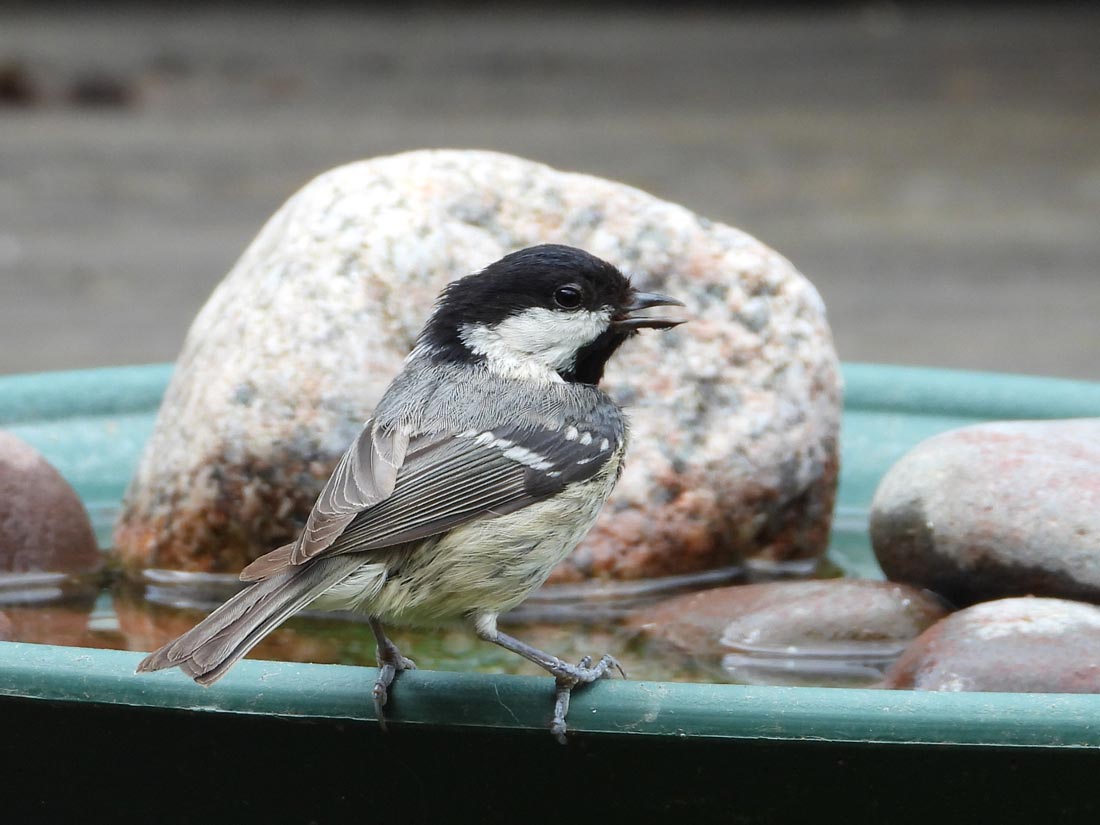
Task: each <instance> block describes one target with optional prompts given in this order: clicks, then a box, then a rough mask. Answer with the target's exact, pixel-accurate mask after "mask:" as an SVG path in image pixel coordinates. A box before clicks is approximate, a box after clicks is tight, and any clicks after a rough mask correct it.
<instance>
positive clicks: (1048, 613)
mask: <svg viewBox="0 0 1100 825" xmlns="http://www.w3.org/2000/svg"><path fill="white" fill-rule="evenodd" d="M1098 650H1100V607H1096V606H1094V605H1091V604H1083V603H1081V602H1072V601H1066V600H1063V599H1041V598H1017V599H1000V600H998V601H993V602H984V603H983V604H978V605H974V606H973V607H969V608H967V609H965V610H960V611H959V612H958V613H955V614H953V615H951V616H948V617H947V618H946V619H944V620H943V621H941V622H939V623H937V624H936V625H934V626H933V627H931V628H929V629H928V630H927V631H925V632H924V633H923V634H922V635H921V636H920V638H918V639H917V640H916V641H915V642H913V644H912V645H911V646H910V647H909V649H908V650H906V652H905V653H904V654H903V655H902V657H901V658H900V659H899V660H898V661H897V662H896V663H895V664H894V666H893V667H892V668H891V669H890V671H889V673H888V674H887V676H886V679H885V681H884V686H885V687H890V688H908V689H912V690H951V691H962V690H967V691H969V690H976V691H1007V692H1023V693H1027V692H1040V693H1100V656H1097V651H1098Z"/></svg>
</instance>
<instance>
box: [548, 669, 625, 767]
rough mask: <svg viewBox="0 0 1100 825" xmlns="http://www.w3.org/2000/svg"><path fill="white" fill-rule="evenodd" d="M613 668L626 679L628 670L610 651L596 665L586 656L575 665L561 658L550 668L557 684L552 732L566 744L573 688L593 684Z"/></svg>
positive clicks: (609, 673) (551, 723)
mask: <svg viewBox="0 0 1100 825" xmlns="http://www.w3.org/2000/svg"><path fill="white" fill-rule="evenodd" d="M612 668H614V669H615V670H617V671H619V673H620V674H621V675H622V677H623V678H624V679H625V678H626V672H625V671H624V670H623V667H622V665H620V664H619V660H618V659H616V658H615V657H614V656H612V655H611V654H609V653H605V654H604V655H603V656H602V657H600V661H598V662H596V666H595V667H593V666H592V657H591V656H585V657H584V658H583V659H581V660H580V661H579V662H578V663H577V664H575V665H571V664H569V663H568V662H562V661H560V660H559V661H558V662H557V664H555V665H554V666H553V667H551V668H549V670H550V672H551V673H552V674H553V675H554V682H555V685H556V696H555V700H554V718H553V719H552V720H551V721H550V733H551V734H553V736H554V738H555V739H557V740H558V741H559V742H560V743H561V744H563V745H564V744H565V741H566V740H565V732H566V730H568V726H567V725H566V724H565V717H566V715H567V714H568V713H569V698H570V696H572V694H573V688H575V687H577V686H578V685H587V684H591V683H592V682H595V681H596V680H597V679H603V678H605V677H608V676H610V675H611V669H612Z"/></svg>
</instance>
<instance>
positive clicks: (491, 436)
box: [326, 426, 623, 554]
mask: <svg viewBox="0 0 1100 825" xmlns="http://www.w3.org/2000/svg"><path fill="white" fill-rule="evenodd" d="M622 438H623V433H622V431H621V429H614V428H612V427H608V428H607V431H606V432H601V431H599V430H597V429H596V428H591V429H590V430H588V431H580V430H578V429H577V428H574V427H569V428H566V429H563V430H551V429H543V428H532V427H523V428H518V427H510V426H505V427H497V428H494V429H492V430H485V431H477V430H471V431H468V432H465V433H461V434H457V435H452V436H450V437H449V438H446V439H442V440H438V439H435V440H430V439H429V440H424V441H422V442H418V441H414V442H413V443H412V444H410V445H409V450H408V453H407V454H406V458H405V463H404V465H403V466H402V467H401V470H400V472H399V473H398V476H397V484H396V486H395V488H394V491H393V493H392V494H391V495H390V496H389V497H388V498H386V499H385V500H383V501H381V502H379V503H378V504H376V505H374V506H372V507H370V508H368V509H366V510H364V511H363V512H361V513H359V514H358V515H357V516H355V518H354V519H352V521H351V523H350V524H349V525H348V526H347V527H346V528H345V530H344V532H343V533H341V535H340V536H339V538H338V539H337V540H336V541H335V542H334V543H333V544H332V545H331V547H329V548H328V549H327V550H326V554H336V553H357V552H363V551H368V550H376V549H379V548H382V547H389V546H391V545H394V544H400V543H403V542H408V541H415V540H417V539H421V538H425V537H427V536H432V535H436V534H438V533H442V532H445V531H447V530H450V529H452V528H454V527H457V526H458V525H460V524H463V523H466V522H469V521H472V520H474V519H479V518H488V517H494V516H500V515H504V514H506V513H511V512H515V511H516V510H519V509H520V508H522V507H526V506H528V505H530V504H533V503H535V502H537V501H541V500H543V499H545V498H547V497H549V496H551V495H553V494H554V493H556V492H558V491H560V490H561V489H562V488H563V487H564V486H565V485H566V484H569V483H571V482H576V481H583V480H585V479H589V478H591V477H593V476H595V475H596V474H597V473H598V472H599V471H600V470H601V469H602V468H603V467H604V466H605V464H606V463H607V461H608V460H609V459H610V458H611V456H612V455H614V453H615V451H616V450H617V449H618V447H619V442H620V440H621V439H622Z"/></svg>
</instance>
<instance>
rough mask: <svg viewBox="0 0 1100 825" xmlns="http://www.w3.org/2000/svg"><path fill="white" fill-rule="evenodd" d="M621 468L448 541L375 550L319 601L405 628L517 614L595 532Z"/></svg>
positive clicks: (470, 527)
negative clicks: (482, 615) (590, 532)
mask: <svg viewBox="0 0 1100 825" xmlns="http://www.w3.org/2000/svg"><path fill="white" fill-rule="evenodd" d="M618 464H619V462H618V461H617V460H613V461H609V462H608V465H609V466H607V467H606V468H605V469H604V471H603V472H601V473H600V474H599V475H598V476H596V477H595V478H593V479H592V480H591V481H589V482H586V483H585V484H583V485H577V486H576V487H575V488H573V489H570V490H567V491H565V492H563V493H561V494H559V495H558V496H555V497H554V498H552V499H549V500H547V501H544V502H540V503H538V504H534V505H532V506H530V507H526V508H524V509H522V510H518V511H516V512H515V513H510V514H508V515H505V516H499V517H497V518H488V519H483V520H480V521H477V522H473V523H470V524H467V525H464V526H463V527H461V528H459V529H456V530H454V531H452V532H450V533H448V534H446V535H445V536H444V537H443V538H442V539H441V540H438V541H434V542H427V543H423V544H418V545H415V546H412V547H405V548H401V549H397V548H395V549H394V550H392V551H386V550H382V551H378V552H376V553H370V554H369V558H370V561H369V562H367V563H365V564H364V565H363V566H362V567H360V568H358V569H357V570H356V571H355V572H353V573H352V574H351V575H350V576H348V577H347V578H345V579H344V580H343V581H341V582H339V583H338V584H336V585H334V586H333V587H331V588H330V589H329V590H328V591H326V592H325V593H324V594H323V595H322V596H321V597H320V598H319V599H317V601H316V602H315V603H314V604H315V606H317V607H320V608H322V609H349V608H350V609H353V610H358V611H361V612H364V613H367V614H369V615H372V616H375V617H376V618H378V619H380V620H382V621H383V622H393V623H396V624H406V625H433V624H437V623H439V622H443V621H448V620H452V619H457V618H462V617H465V616H469V615H472V614H477V613H500V612H504V611H507V610H511V609H512V608H514V607H516V606H517V605H518V604H519V603H520V602H522V601H523V600H524V599H525V598H527V596H528V595H529V594H530V593H531V591H533V590H534V589H535V588H537V587H538V586H539V585H541V584H542V583H543V582H544V581H545V580H546V577H547V576H549V575H550V571H551V570H553V568H554V566H555V565H557V563H558V562H560V561H561V560H562V559H564V558H565V557H566V556H567V555H568V554H569V552H570V551H571V550H572V549H573V548H574V547H576V545H577V543H578V542H579V541H580V540H581V539H582V538H583V537H584V535H585V533H587V532H588V530H589V529H590V528H591V527H592V524H593V523H594V522H595V520H596V516H597V515H599V511H600V508H601V507H602V506H603V502H604V500H605V499H606V497H607V495H608V494H609V493H610V491H611V488H612V487H613V486H614V483H615V479H616V478H617V476H618Z"/></svg>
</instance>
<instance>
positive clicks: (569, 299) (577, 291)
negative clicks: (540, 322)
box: [554, 284, 584, 309]
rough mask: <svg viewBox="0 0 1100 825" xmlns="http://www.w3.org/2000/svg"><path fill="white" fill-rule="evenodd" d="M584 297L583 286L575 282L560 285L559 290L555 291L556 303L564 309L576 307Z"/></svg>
mask: <svg viewBox="0 0 1100 825" xmlns="http://www.w3.org/2000/svg"><path fill="white" fill-rule="evenodd" d="M583 297H584V296H583V295H582V294H581V288H580V287H579V286H574V285H573V284H570V285H568V286H559V287H558V288H557V290H555V291H554V303H556V304H557V305H558V306H560V307H561V308H562V309H576V308H577V307H579V306H580V305H581V299H582V298H583Z"/></svg>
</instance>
